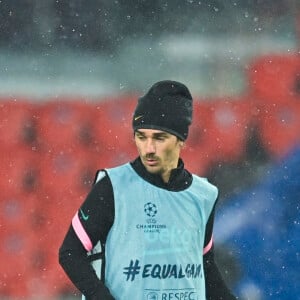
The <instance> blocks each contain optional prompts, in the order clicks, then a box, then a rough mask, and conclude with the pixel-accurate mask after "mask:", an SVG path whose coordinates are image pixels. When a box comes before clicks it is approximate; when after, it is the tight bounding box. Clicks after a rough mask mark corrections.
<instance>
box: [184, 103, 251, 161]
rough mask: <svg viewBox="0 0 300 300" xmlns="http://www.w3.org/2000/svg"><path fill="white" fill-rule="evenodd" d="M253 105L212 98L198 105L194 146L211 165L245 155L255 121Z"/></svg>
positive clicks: (192, 134) (196, 108)
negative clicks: (248, 134) (253, 121)
mask: <svg viewBox="0 0 300 300" xmlns="http://www.w3.org/2000/svg"><path fill="white" fill-rule="evenodd" d="M252 118H253V116H252V103H251V102H250V101H248V99H242V98H241V99H234V98H232V99H231V98H229V99H211V100H209V101H205V102H200V103H199V104H198V105H197V106H195V113H194V123H195V127H196V128H197V129H198V135H197V134H196V135H195V133H193V127H192V128H191V137H189V139H191V140H192V141H191V145H192V147H193V148H194V149H195V151H198V152H199V155H202V156H204V157H206V159H207V160H209V161H210V163H215V162H220V161H221V162H233V161H238V160H240V159H241V158H242V157H243V155H244V154H245V150H246V143H247V131H248V127H249V125H250V123H251V122H252Z"/></svg>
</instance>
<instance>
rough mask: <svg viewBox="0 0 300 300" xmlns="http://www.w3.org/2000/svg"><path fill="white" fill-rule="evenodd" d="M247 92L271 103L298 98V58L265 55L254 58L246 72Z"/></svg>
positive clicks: (299, 81) (299, 87)
mask: <svg viewBox="0 0 300 300" xmlns="http://www.w3.org/2000/svg"><path fill="white" fill-rule="evenodd" d="M248 84H249V92H250V93H251V94H252V95H253V96H254V97H257V98H258V99H262V100H263V101H266V102H270V103H272V102H273V101H276V102H278V101H283V102H285V99H286V97H288V98H291V97H294V98H297V99H299V98H300V58H299V55H297V54H282V55H281V54H277V55H265V56H259V57H257V58H255V59H254V60H253V61H252V62H251V63H250V67H249V70H248Z"/></svg>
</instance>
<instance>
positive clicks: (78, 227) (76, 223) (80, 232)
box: [72, 212, 93, 251]
mask: <svg viewBox="0 0 300 300" xmlns="http://www.w3.org/2000/svg"><path fill="white" fill-rule="evenodd" d="M72 226H73V229H74V230H75V232H76V234H77V236H78V238H79V239H80V241H81V243H82V245H83V246H84V248H85V249H86V250H87V251H91V250H92V249H93V244H92V242H91V240H90V238H89V236H88V235H87V233H86V232H85V230H84V228H83V226H82V224H81V222H80V220H79V217H78V212H77V213H76V214H75V216H74V217H73V219H72Z"/></svg>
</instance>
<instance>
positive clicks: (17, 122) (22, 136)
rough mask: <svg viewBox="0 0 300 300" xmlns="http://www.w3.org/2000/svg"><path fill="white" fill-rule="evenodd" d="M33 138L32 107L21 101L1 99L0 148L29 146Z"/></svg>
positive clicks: (34, 135)
mask: <svg viewBox="0 0 300 300" xmlns="http://www.w3.org/2000/svg"><path fill="white" fill-rule="evenodd" d="M0 101H1V99H0ZM35 137H36V134H35V124H34V105H33V104H30V103H29V102H25V101H22V100H7V99H3V100H2V101H1V102H0V145H1V148H11V147H13V146H19V147H23V146H30V145H32V144H33V143H34V141H35Z"/></svg>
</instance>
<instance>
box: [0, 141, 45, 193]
mask: <svg viewBox="0 0 300 300" xmlns="http://www.w3.org/2000/svg"><path fill="white" fill-rule="evenodd" d="M38 161H39V153H38V152H37V151H35V150H28V149H26V150H23V151H22V150H20V149H19V147H15V148H10V149H6V152H5V153H2V155H1V157H0V188H1V193H2V194H5V193H6V192H8V193H10V192H11V191H13V192H16V191H18V192H20V193H23V192H27V193H28V192H34V191H35V189H36V188H37V183H38V178H39V168H38Z"/></svg>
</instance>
